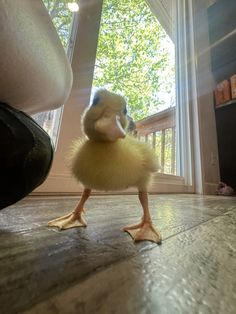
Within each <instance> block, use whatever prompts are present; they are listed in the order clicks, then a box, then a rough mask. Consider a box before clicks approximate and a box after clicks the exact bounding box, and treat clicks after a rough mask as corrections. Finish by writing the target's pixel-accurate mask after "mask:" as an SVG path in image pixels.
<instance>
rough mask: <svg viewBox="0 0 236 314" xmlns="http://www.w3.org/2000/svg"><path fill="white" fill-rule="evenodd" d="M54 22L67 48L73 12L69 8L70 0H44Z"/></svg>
mask: <svg viewBox="0 0 236 314" xmlns="http://www.w3.org/2000/svg"><path fill="white" fill-rule="evenodd" d="M43 2H44V5H45V6H46V8H47V10H48V13H49V15H50V16H51V19H52V21H53V24H54V26H55V28H56V30H57V32H58V35H59V37H60V39H61V42H62V45H63V46H64V48H65V49H66V48H67V46H68V41H69V37H70V27H71V22H72V13H71V12H70V11H69V10H68V7H67V4H68V0H43Z"/></svg>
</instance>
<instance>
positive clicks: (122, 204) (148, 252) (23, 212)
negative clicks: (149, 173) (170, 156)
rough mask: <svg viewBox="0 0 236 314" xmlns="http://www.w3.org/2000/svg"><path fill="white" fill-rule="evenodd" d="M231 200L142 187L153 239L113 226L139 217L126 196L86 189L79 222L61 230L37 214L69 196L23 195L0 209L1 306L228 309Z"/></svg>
mask: <svg viewBox="0 0 236 314" xmlns="http://www.w3.org/2000/svg"><path fill="white" fill-rule="evenodd" d="M235 200H236V199H235V198H224V197H212V196H207V197H201V196H197V195H159V196H154V195H153V196H150V208H151V211H152V215H153V218H154V221H155V223H156V225H157V226H158V228H159V229H160V230H161V232H162V235H163V239H164V241H163V244H162V245H161V246H156V245H155V244H151V243H149V242H143V243H140V244H133V242H132V241H131V240H130V238H129V236H128V235H127V234H126V233H123V232H121V231H120V229H121V227H122V226H124V225H126V224H127V223H132V222H137V221H138V220H139V218H140V215H141V210H140V205H139V203H138V200H137V197H136V196H105V197H102V196H97V197H92V198H91V199H90V200H89V202H88V206H87V207H88V208H89V209H90V210H88V212H87V221H88V223H89V226H88V227H87V228H82V229H71V230H67V231H64V232H58V231H56V230H54V229H49V228H47V227H46V222H47V221H48V220H50V219H52V218H54V217H57V216H58V215H62V214H64V213H66V212H68V211H69V210H70V209H72V208H73V207H74V206H75V204H76V202H77V199H76V198H46V199H44V198H28V199H25V200H23V201H21V202H19V203H18V204H17V205H15V206H11V207H10V208H7V209H5V210H3V211H1V212H0V219H1V223H0V304H1V310H2V311H3V312H1V313H9V314H10V313H19V312H21V311H26V310H29V312H30V313H78V310H80V311H79V313H95V312H94V311H95V310H96V313H98V312H99V313H125V312H127V311H128V312H129V313H157V310H159V311H160V310H161V311H162V312H160V313H172V312H170V311H172V310H174V311H175V310H176V311H175V312H173V313H184V312H183V311H187V310H189V309H190V308H192V307H193V308H194V309H200V310H202V313H217V312H214V311H212V312H211V308H213V310H214V309H216V308H219V306H221V308H222V309H224V311H223V312H222V313H233V312H231V310H232V308H233V306H236V303H235V295H236V286H235V285H236V283H235V278H234V277H235V276H234V274H235V273H236V272H235V271H236V269H235V252H236V249H235V243H236V241H235V240H236V238H235V232H236V231H235V229H236V228H235V222H236V221H235V213H236V202H235ZM148 265H149V266H148ZM214 276H215V277H214ZM122 287H123V288H122ZM132 287H133V288H132ZM194 289H195V290H194ZM86 291H87V293H86ZM220 293H221V295H222V298H221V301H220V300H219V295H220ZM116 294H117V296H116ZM124 294H125V299H124V300H123V301H122V295H124ZM181 294H182V297H181V298H180V296H181ZM115 296H116V297H115ZM207 296H208V297H207ZM60 300H61V301H60ZM99 300H100V301H99ZM112 300H113V301H114V302H113V301H112ZM145 300H146V301H145ZM199 300H200V301H199ZM201 300H203V301H201ZM98 301H99V302H98ZM40 302H41V303H40ZM119 302H121V304H120V305H119ZM219 302H220V304H219ZM229 302H230V303H229ZM61 303H63V304H61ZM37 304H38V305H37ZM97 304H98V305H97ZM168 304H170V305H169V307H168V306H167V305H168ZM214 304H218V305H217V306H218V307H216V306H215V305H214ZM227 304H228V305H227ZM35 305H36V307H34V306H35ZM118 305H119V306H118ZM170 306H171V307H170ZM230 306H231V307H230ZM60 307H62V309H63V310H60ZM42 309H43V310H42ZM154 310H155V312H153V311H154ZM40 311H41V312H40ZM97 311H98V312H97ZM168 311H169V312H168ZM204 311H205V312H204ZM197 312H199V311H196V313H197ZM158 313H159V312H158ZM186 313H190V312H186ZM192 313H194V311H193V312H192ZM219 313H220V312H219Z"/></svg>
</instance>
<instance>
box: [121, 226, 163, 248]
mask: <svg viewBox="0 0 236 314" xmlns="http://www.w3.org/2000/svg"><path fill="white" fill-rule="evenodd" d="M136 226H137V228H134V226H131V227H130V228H128V227H126V228H124V231H126V232H128V233H129V234H130V236H131V237H132V238H133V239H134V241H135V242H138V241H151V242H155V243H157V244H161V234H160V232H159V231H158V230H157V229H156V228H155V226H153V224H152V223H151V222H150V223H149V222H148V223H143V224H142V225H141V226H140V224H138V225H136Z"/></svg>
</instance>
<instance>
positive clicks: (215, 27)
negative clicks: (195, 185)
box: [207, 0, 236, 189]
mask: <svg viewBox="0 0 236 314" xmlns="http://www.w3.org/2000/svg"><path fill="white" fill-rule="evenodd" d="M207 14H208V25H209V40H210V46H211V69H212V74H213V77H214V80H215V84H217V83H219V82H221V81H223V80H225V79H228V80H229V79H230V77H231V76H232V75H234V74H236V18H235V16H236V1H235V0H218V1H217V2H216V3H214V4H213V5H211V6H210V7H209V8H208V10H207ZM215 116H216V128H217V140H218V151H219V166H220V176H221V181H223V182H225V183H227V184H228V185H231V186H232V187H233V188H234V189H236V99H235V100H231V101H228V102H226V103H223V104H221V105H218V106H216V107H215Z"/></svg>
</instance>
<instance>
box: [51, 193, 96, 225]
mask: <svg viewBox="0 0 236 314" xmlns="http://www.w3.org/2000/svg"><path fill="white" fill-rule="evenodd" d="M90 194H91V190H90V189H84V191H83V194H82V196H81V198H80V201H79V203H78V205H77V206H76V208H75V209H74V210H73V212H71V213H69V214H67V215H65V216H62V217H59V218H56V219H54V220H51V221H49V222H48V226H49V227H58V228H59V229H60V230H62V229H70V228H75V227H86V226H87V222H86V221H85V219H84V218H83V213H84V204H85V202H86V201H87V199H88V198H89V196H90Z"/></svg>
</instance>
